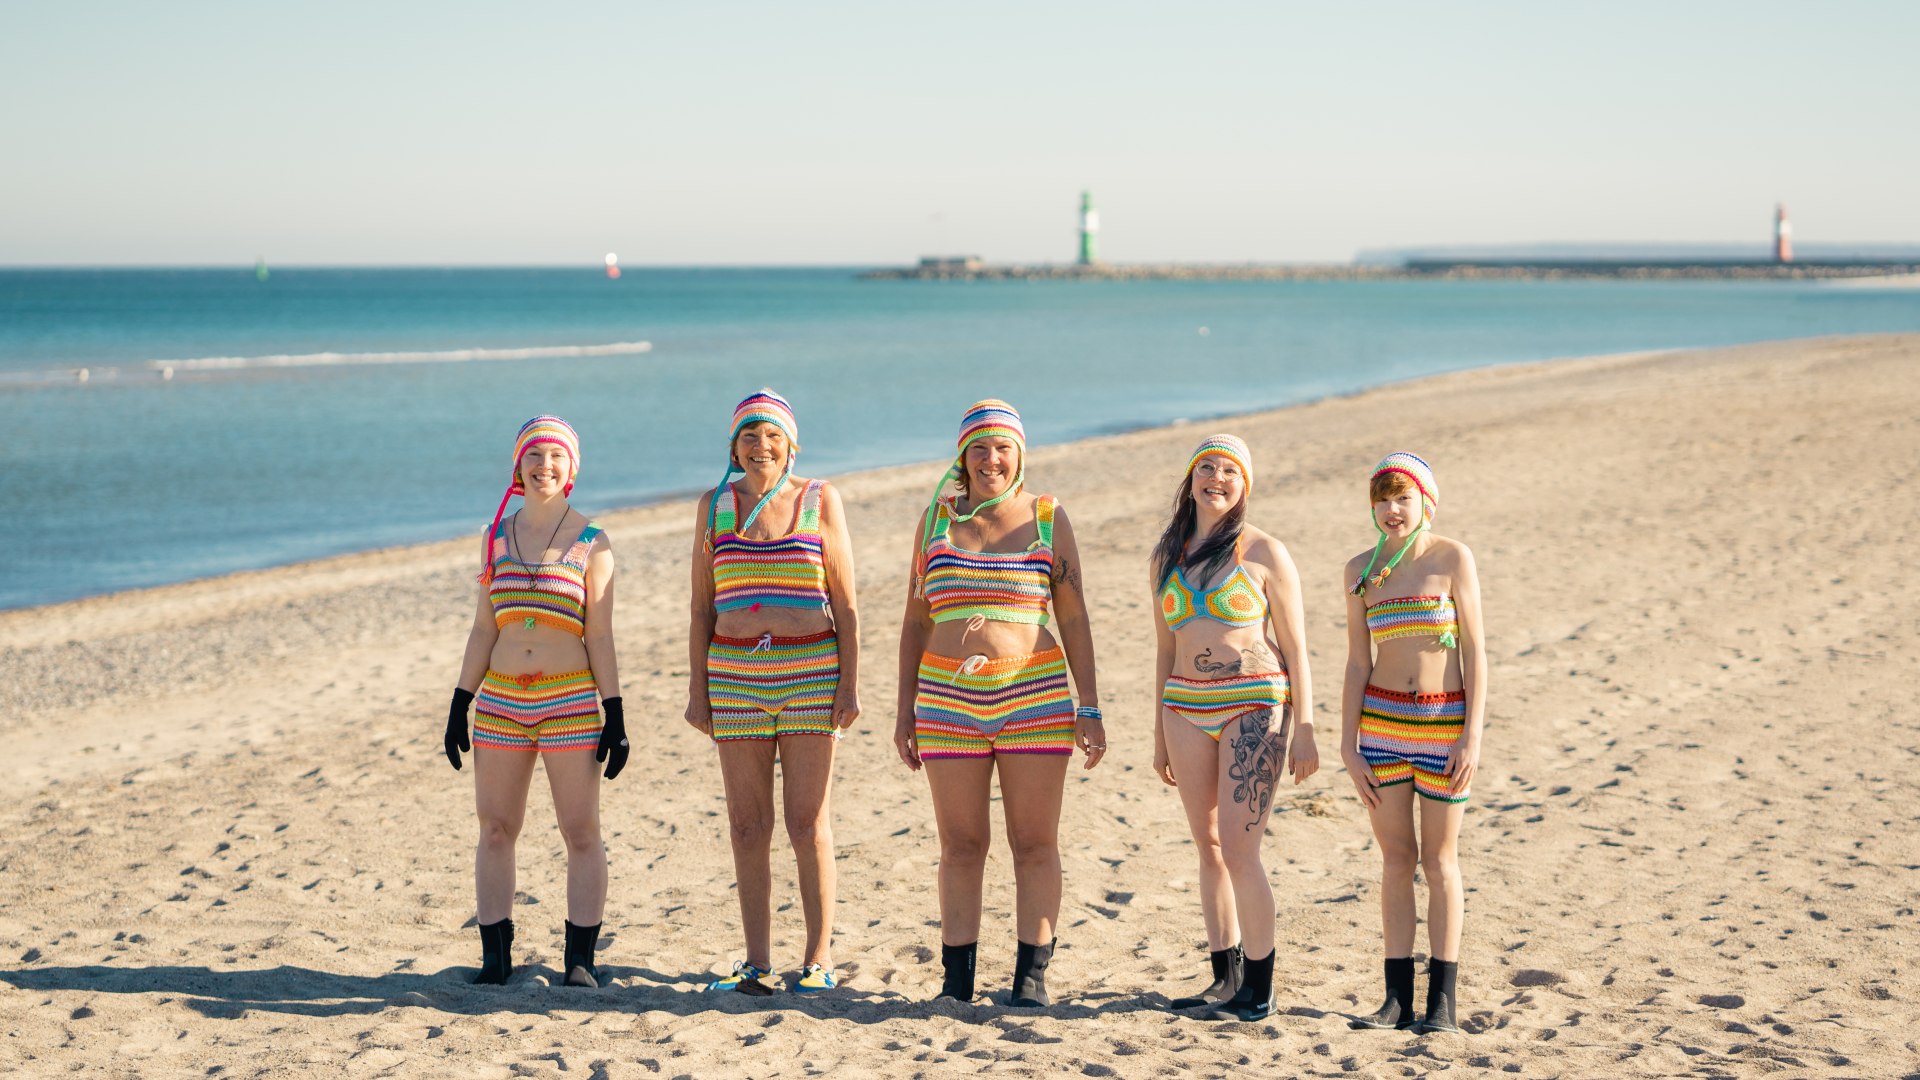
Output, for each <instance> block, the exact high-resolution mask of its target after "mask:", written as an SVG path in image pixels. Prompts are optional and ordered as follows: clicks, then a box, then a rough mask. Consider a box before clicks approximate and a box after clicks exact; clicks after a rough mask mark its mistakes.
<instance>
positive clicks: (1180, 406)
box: [0, 269, 1920, 608]
mask: <svg viewBox="0 0 1920 1080" xmlns="http://www.w3.org/2000/svg"><path fill="white" fill-rule="evenodd" d="M1201 327H1206V328H1207V332H1206V333H1205V334H1202V333H1201V332H1200V328H1201ZM1890 330H1907V331H1911V330H1920V293H1916V292H1913V291H1905V290H1884V291H1877V290H1860V289H1845V288H1833V287H1829V286H1823V285H1820V284H1816V283H1788V282H1759V283H1651V284H1631V283H1620V282H1564V283H1528V282H1489V283H1480V282H1447V281H1436V282H1404V283H1388V282H1271V283H1269V282H1246V283H1230V282H1046V283H1025V282H976V283H957V282H955V283H943V282H861V281H857V280H855V278H854V272H853V271H851V270H839V269H832V270H814V269H808V270H631V271H628V272H627V273H626V275H625V276H624V277H623V278H621V279H620V280H618V281H609V280H607V279H606V278H604V277H602V276H600V275H599V274H598V273H596V272H593V271H575V270H299V269H287V270H278V271H275V272H274V273H273V275H272V277H271V278H270V279H269V280H268V281H266V282H257V281H255V280H254V278H253V275H252V273H251V271H250V270H247V269H241V270H180V271H167V270H116V271H39V270H34V271H24V270H22V271H0V410H4V415H5V417H6V419H7V424H6V427H7V432H8V435H9V438H8V439H6V440H5V442H4V443H0V466H4V467H3V468H0V506H4V507H5V509H6V512H5V514H4V515H0V543H4V544H5V546H6V548H7V550H8V551H9V553H10V557H9V558H8V559H7V560H5V562H4V564H3V565H4V566H5V569H4V571H0V608H7V607H19V606H24V605H31V604H39V603H46V602H50V601H55V600H61V599H68V598H72V597H78V596H85V595H90V594H95V593H101V592H107V591H112V590H116V589H124V588H130V587H135V586H142V585H153V584H160V583H164V582H170V581H178V580H183V579H187V578H192V577H200V576H205V575H209V574H216V573H221V572H225V571H230V570H236V569H242V568H248V567H260V566H269V565H275V564H281V563H287V562H293V561H297V560H301V559H307V558H312V557H316V556H321V555H328V554H334V553H338V552H343V551H353V550H360V549H365V548H371V547H376V546H381V545H386V544H394V543H403V542H411V541H420V540H431V539H440V538H446V537H451V536H458V535H464V534H467V533H476V532H478V530H479V529H480V528H481V527H482V526H484V525H485V524H486V521H487V519H488V517H489V516H490V515H491V513H492V510H493V507H494V505H495V503H496V502H497V501H498V500H499V497H500V492H501V490H502V488H503V486H504V484H505V482H506V479H507V476H508V473H509V471H510V463H509V462H508V461H507V460H506V459H507V457H508V456H509V455H510V453H511V440H512V435H513V432H514V430H515V429H516V428H517V427H518V425H519V424H520V422H521V421H522V420H524V419H526V418H527V417H528V416H531V415H533V414H535V413H539V412H552V413H557V414H559V415H561V416H564V417H566V418H567V419H568V420H570V421H572V422H573V423H574V425H575V426H576V427H577V428H578V429H579V430H580V432H581V437H582V441H583V444H584V450H583V458H584V462H583V465H584V468H583V471H582V476H581V481H580V486H579V488H578V489H577V490H576V492H575V496H574V501H575V503H576V504H577V505H579V506H581V507H582V508H583V509H586V510H588V511H590V512H591V511H598V510H604V509H610V508H613V507H618V506H625V505H632V504H635V503H639V502H644V501H647V500H649V499H655V498H660V497H663V496H667V495H671V494H677V493H684V492H689V491H692V490H694V489H696V488H701V487H705V486H709V485H711V484H712V483H713V482H714V481H715V480H716V479H718V477H719V474H720V469H721V466H722V464H723V461H724V457H723V454H724V441H725V437H726V430H725V428H726V422H727V419H728V417H730V416H731V412H732V407H733V404H734V403H735V402H736V401H737V400H739V398H741V397H742V396H743V395H745V394H746V393H748V392H750V391H752V390H754V389H756V388H758V387H760V386H762V385H771V386H773V387H774V388H776V389H778V390H779V391H781V392H782V393H784V394H786V395H787V396H788V397H789V398H790V399H791V400H792V401H793V402H794V405H795V408H796V410H797V411H798V413H799V416H800V421H801V425H802V432H801V434H802V440H801V441H802V443H803V445H804V447H805V451H804V453H803V454H802V458H801V460H802V464H803V467H804V468H805V470H806V471H808V472H811V473H814V474H824V475H832V474H836V473H841V472H845V471H848V470H852V469H858V468H864V467H870V466H876V465H884V464H891V463H898V462H904V461H914V460H923V459H930V458H938V457H942V456H944V455H945V454H946V453H947V452H948V451H949V448H950V446H951V443H950V440H951V438H952V429H953V426H954V424H955V423H956V421H957V418H958V416H959V413H960V411H961V410H962V409H963V408H964V407H965V406H966V405H967V404H968V403H969V402H971V401H973V400H975V399H977V398H980V397H989V396H992V397H1003V398H1007V399H1009V400H1011V401H1013V402H1014V403H1015V404H1016V405H1018V406H1019V407H1020V409H1021V410H1022V412H1023V413H1024V414H1025V415H1026V418H1027V424H1028V433H1029V437H1030V438H1031V439H1033V440H1034V441H1036V442H1058V441H1062V440H1067V439H1074V438H1079V437H1082V436H1085V435H1090V434H1095V433H1100V432H1107V431H1114V430H1121V429H1126V428H1131V427H1138V426H1142V425H1148V424H1155V423H1161V422H1165V421H1168V420H1171V419H1176V418H1181V417H1198V416H1206V415H1213V414H1220V413H1227V412H1240V411H1245V410H1249V409H1256V408H1262V407H1267V406H1274V405H1281V404H1286V403H1290V402H1298V401H1303V400H1308V399H1312V398H1316V397H1321V396H1324V395H1327V394H1330V393H1339V392H1346V391H1351V390H1355V389H1359V388H1362V387H1366V386H1370V385H1375V384H1379V383H1382V382H1387V381H1392V380H1398V379H1405V378H1409V377H1413V376H1418V375H1425V374H1431V373H1435V372H1441V371H1448V370H1454V369H1458V368H1464V367H1474V366H1479V365H1483V364H1490V363H1505V362H1513V361H1523V360H1534V359H1543V358H1548V357H1555V356H1573V355H1585V354H1593V353H1604V352H1617V351H1624V350H1633V349H1648V348H1664V347H1674V346H1689V345H1718V344H1732V343H1738V342H1746V341H1757V340H1764V339H1769V338H1781V337H1795V336H1805V335H1812V334H1831V333H1853V332H1862V331H1890ZM636 342H648V343H651V346H652V347H651V351H647V352H640V351H636V346H634V345H633V344H632V343H636ZM585 347H595V348H600V349H601V350H602V351H610V352H611V354H610V355H554V353H556V352H557V353H561V354H571V353H578V352H580V351H582V349H583V348H585ZM466 350H483V352H481V353H480V354H479V355H480V356H482V357H485V356H487V355H502V354H503V355H506V356H524V355H527V353H526V352H525V351H526V350H546V352H544V353H539V354H535V355H533V356H532V357H531V358H526V359H470V358H465V357H468V356H470V355H471V353H468V352H464V351H466ZM486 350H491V351H493V352H492V353H489V352H486ZM313 354H328V355H327V356H326V357H325V358H324V359H323V360H321V361H315V360H311V359H296V360H292V361H284V360H275V361H265V362H263V361H261V360H260V359H259V358H262V357H303V356H305V357H310V356H312V355H313ZM370 354H372V356H373V357H374V358H379V359H382V360H383V361H384V362H378V363H375V362H369V360H370ZM377 354H401V356H400V357H398V358H395V357H393V356H391V355H387V356H384V357H378V356H377ZM152 361H158V362H160V364H161V365H164V364H166V363H171V364H172V365H173V367H174V375H173V378H172V379H170V380H166V379H163V378H162V377H161V371H160V367H159V365H155V364H150V363H149V362H152ZM209 361H217V362H216V363H209ZM80 368H85V369H87V372H88V379H87V381H86V382H84V383H83V382H80V381H78V375H77V371H78V369H80ZM932 481H933V478H932V476H929V477H928V484H929V486H931V484H932Z"/></svg>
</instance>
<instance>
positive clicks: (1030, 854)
mask: <svg viewBox="0 0 1920 1080" xmlns="http://www.w3.org/2000/svg"><path fill="white" fill-rule="evenodd" d="M1007 846H1008V847H1009V848H1011V849H1012V850H1013V862H1014V865H1016V866H1037V865H1041V864H1050V863H1057V862H1059V861H1060V842H1059V840H1058V839H1057V838H1056V837H1054V836H1051V835H1044V836H1034V835H1030V834H1023V833H1021V832H1019V831H1018V830H1015V831H1014V833H1013V834H1012V835H1011V836H1009V837H1007Z"/></svg>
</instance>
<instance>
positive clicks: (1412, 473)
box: [1352, 450, 1440, 596]
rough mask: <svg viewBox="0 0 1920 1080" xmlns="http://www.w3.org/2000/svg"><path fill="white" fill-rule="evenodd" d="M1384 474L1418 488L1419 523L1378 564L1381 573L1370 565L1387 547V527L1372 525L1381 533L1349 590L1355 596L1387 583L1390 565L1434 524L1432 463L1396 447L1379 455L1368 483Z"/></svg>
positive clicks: (1436, 500)
mask: <svg viewBox="0 0 1920 1080" xmlns="http://www.w3.org/2000/svg"><path fill="white" fill-rule="evenodd" d="M1387 473H1399V474H1401V475H1403V476H1405V477H1406V478H1407V479H1409V480H1411V481H1413V486H1414V487H1415V488H1417V489H1418V490H1419V492H1420V524H1419V525H1418V526H1417V527H1416V528H1415V529H1414V530H1413V532H1412V533H1410V534H1409V535H1408V536H1407V542H1406V543H1404V544H1402V545H1400V550H1399V551H1396V552H1394V553H1393V558H1391V559H1389V560H1388V561H1387V565H1385V566H1383V567H1381V568H1380V572H1379V573H1378V574H1376V573H1374V572H1373V567H1374V564H1375V563H1377V562H1379V561H1380V553H1381V552H1382V551H1384V550H1386V546H1387V530H1385V529H1383V528H1381V527H1380V522H1379V521H1378V520H1375V521H1374V523H1373V528H1374V531H1375V532H1377V533H1379V534H1380V539H1379V540H1377V541H1375V543H1374V545H1373V555H1372V556H1371V557H1370V558H1368V559H1367V568H1366V569H1365V570H1363V571H1361V573H1360V577H1359V578H1358V579H1357V580H1355V581H1354V583H1353V586H1352V592H1353V595H1355V596H1364V595H1366V592H1367V589H1368V588H1369V587H1372V588H1375V589H1377V588H1379V587H1380V586H1382V585H1384V584H1386V582H1387V579H1388V578H1389V577H1392V576H1393V568H1394V567H1396V566H1398V565H1400V560H1401V559H1403V558H1405V557H1406V555H1407V552H1409V551H1412V550H1413V542H1414V540H1415V539H1416V538H1418V537H1419V535H1420V534H1421V533H1422V532H1424V531H1426V530H1427V529H1430V528H1432V527H1433V514H1434V511H1436V510H1438V509H1439V508H1440V482H1439V481H1437V480H1435V479H1434V478H1433V466H1431V465H1429V464H1427V463H1426V460H1425V459H1424V458H1422V457H1420V456H1419V455H1418V454H1410V453H1408V452H1407V451H1405V450H1396V451H1394V452H1393V453H1391V454H1388V455H1387V456H1386V457H1383V458H1381V459H1380V464H1378V465H1375V466H1374V467H1373V475H1372V476H1369V477H1368V478H1367V486H1369V487H1371V486H1373V482H1374V481H1375V480H1378V479H1379V478H1380V477H1381V476H1383V475H1385V474H1387Z"/></svg>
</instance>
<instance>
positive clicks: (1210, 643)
mask: <svg viewBox="0 0 1920 1080" xmlns="http://www.w3.org/2000/svg"><path fill="white" fill-rule="evenodd" d="M1252 495H1253V455H1252V453H1251V452H1249V451H1248V449H1247V444H1246V443H1244V442H1242V441H1240V440H1239V439H1237V438H1235V437H1234V436H1232V435H1215V436H1212V437H1211V438H1208V439H1207V440H1206V441H1205V442H1202V443H1201V444H1200V447H1199V449H1197V450H1195V451H1194V452H1193V457H1192V458H1190V459H1189V460H1188V462H1187V472H1186V475H1185V476H1183V477H1181V479H1180V485H1179V487H1177V488H1176V489H1175V490H1174V495H1173V520H1172V521H1170V522H1169V523H1168V524H1167V528H1166V531H1165V532H1163V533H1162V534H1161V535H1160V542H1159V543H1158V544H1157V545H1156V546H1155V547H1154V552H1153V588H1154V592H1155V594H1156V596H1157V598H1158V601H1159V609H1160V617H1159V618H1158V619H1156V620H1154V633H1155V635H1156V637H1157V638H1158V642H1159V650H1158V654H1157V658H1156V661H1155V664H1156V667H1155V669H1154V670H1155V672H1156V674H1157V675H1158V677H1159V679H1160V682H1161V685H1162V687H1163V689H1162V691H1161V698H1160V703H1161V709H1160V711H1159V716H1158V720H1157V722H1156V723H1155V725H1154V740H1153V769H1154V772H1156V773H1158V774H1159V776H1160V779H1161V780H1162V781H1163V782H1165V783H1166V784H1168V785H1171V786H1173V787H1176V788H1178V789H1179V791H1180V801H1181V803H1182V805H1183V806H1185V808H1186V812H1187V826H1188V827H1189V828H1190V829H1192V830H1193V841H1194V844H1195V845H1196V846H1197V847H1198V848H1199V849H1200V914H1201V917H1202V919H1204V920H1205V922H1206V926H1207V948H1208V949H1209V950H1210V951H1211V954H1212V956H1211V959H1212V963H1213V982H1212V983H1211V984H1209V985H1208V986H1207V988H1206V989H1204V990H1202V991H1201V992H1200V993H1199V994H1196V995H1194V996H1193V997H1185V998H1177V999H1175V1000H1174V1001H1173V1002H1172V1007H1173V1008H1176V1009H1205V1010H1206V1011H1205V1012H1204V1013H1203V1014H1202V1015H1203V1016H1205V1017H1207V1018H1209V1019H1215V1020H1263V1019H1265V1018H1266V1017H1267V1015H1268V1014H1269V1013H1271V1012H1272V1011H1273V960H1274V906H1273V889H1272V887H1271V886H1270V885H1269V884H1268V883H1267V870H1266V867H1265V866H1264V865H1263V864H1262V863H1261V861H1260V842H1261V841H1262V840H1263V839H1265V837H1266V831H1267V816H1268V814H1269V813H1270V812H1271V810H1272V809H1273V794H1274V787H1275V785H1276V784H1278V783H1279V781H1280V773H1281V770H1282V767H1283V765H1284V766H1285V768H1286V769H1287V770H1288V771H1290V772H1291V773H1292V774H1293V782H1294V783H1296V784H1298V783H1300V782H1302V781H1304V780H1306V778H1307V777H1309V776H1312V775H1313V774H1314V772H1315V771H1316V770H1317V769H1319V767H1320V752H1319V750H1318V748H1317V747H1316V746H1315V745H1314V741H1313V709H1312V701H1313V695H1312V681H1311V678H1310V676H1309V674H1308V671H1307V650H1306V622H1305V617H1304V615H1303V614H1302V612H1301V606H1300V575H1299V574H1298V573H1297V572H1296V571H1295V570H1294V566H1293V559H1292V558H1290V557H1289V556H1288V555H1287V549H1286V548H1285V547H1284V546H1283V545H1282V544H1281V543H1280V541H1278V540H1275V539H1274V538H1273V537H1271V536H1269V535H1267V534H1266V533H1264V532H1261V531H1260V530H1259V529H1256V528H1254V527H1252V526H1250V525H1248V524H1246V516H1247V502H1248V500H1249V499H1250V498H1251V497H1252ZM1296 718H1297V719H1296Z"/></svg>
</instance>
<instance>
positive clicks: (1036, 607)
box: [920, 495, 1054, 626]
mask: <svg viewBox="0 0 1920 1080" xmlns="http://www.w3.org/2000/svg"><path fill="white" fill-rule="evenodd" d="M1053 510H1054V498H1053V496H1051V495H1042V496H1040V498H1039V500H1038V501H1037V502H1036V503H1035V504H1034V511H1033V520H1034V524H1035V525H1037V526H1038V527H1039V531H1040V538H1039V539H1038V540H1035V541H1034V542H1033V545H1032V546H1031V547H1028V548H1027V549H1026V550H1025V551H1008V552H997V551H969V550H967V549H966V548H962V547H955V546H954V545H953V540H952V539H951V538H950V537H949V536H948V535H947V531H948V529H949V527H951V526H952V524H953V521H952V516H951V508H950V507H949V506H948V504H947V503H946V502H945V501H944V500H943V501H941V503H940V504H939V509H938V511H937V512H936V514H935V517H934V523H933V535H932V536H929V537H928V538H927V544H926V550H925V555H924V558H923V563H922V565H923V566H924V570H923V571H922V572H921V576H920V595H921V596H923V597H925V598H926V601H927V606H928V607H929V608H931V609H932V611H933V621H934V622H936V623H943V622H952V621H953V620H955V619H971V618H973V617H974V616H976V615H978V616H981V617H983V618H987V619H992V620H994V621H996V622H1011V623H1027V624H1030V625H1033V626H1045V625H1047V602H1048V601H1049V600H1051V599H1053Z"/></svg>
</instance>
